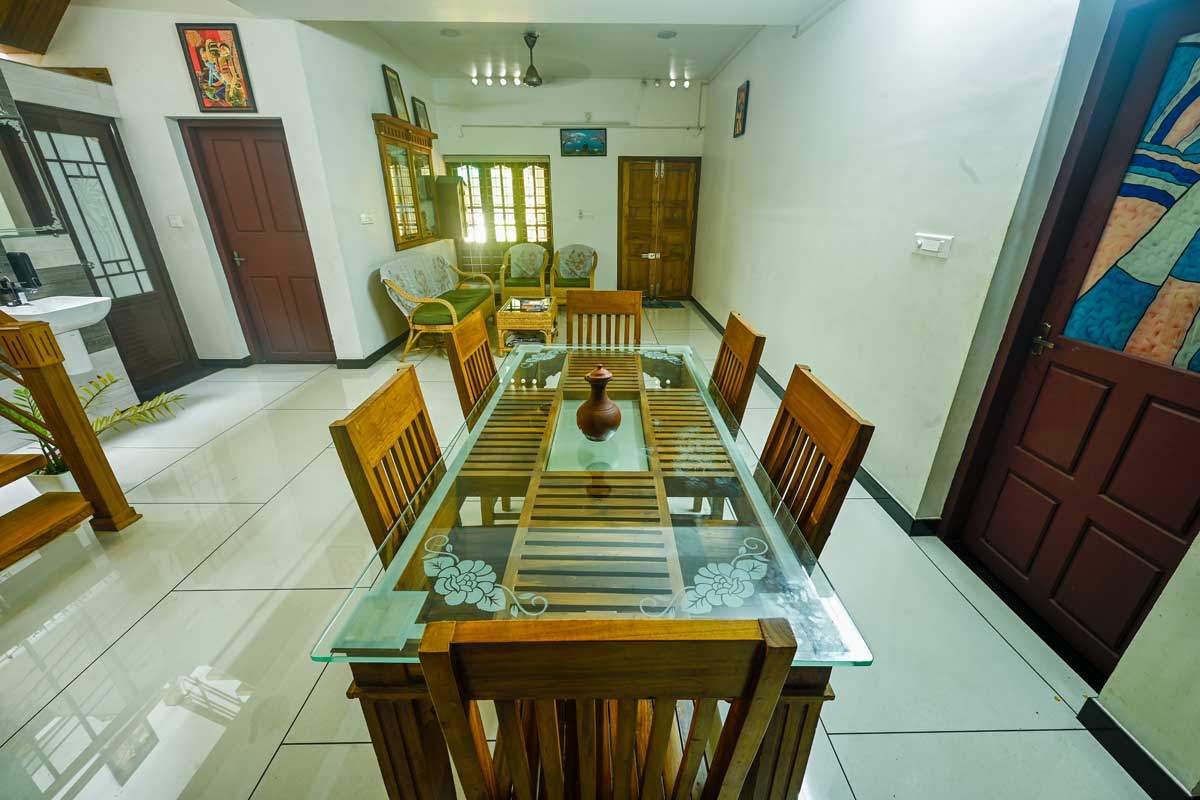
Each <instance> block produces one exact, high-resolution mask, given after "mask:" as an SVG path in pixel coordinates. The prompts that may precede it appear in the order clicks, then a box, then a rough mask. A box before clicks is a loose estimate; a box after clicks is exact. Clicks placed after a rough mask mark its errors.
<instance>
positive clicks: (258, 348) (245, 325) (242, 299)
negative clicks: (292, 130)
mask: <svg viewBox="0 0 1200 800" xmlns="http://www.w3.org/2000/svg"><path fill="white" fill-rule="evenodd" d="M178 122H179V131H180V133H181V134H182V135H183V145H184V149H185V150H186V151H187V157H188V164H189V165H190V166H191V168H192V177H193V178H194V179H195V182H196V189H197V191H199V193H200V201H201V202H202V203H203V204H204V216H205V221H207V222H208V229H209V231H210V232H211V233H212V237H213V243H214V244H215V245H216V247H217V257H218V258H219V259H220V260H221V269H222V271H223V272H224V273H225V283H226V285H228V287H229V295H230V297H232V298H233V308H234V311H235V312H236V313H237V317H238V323H239V324H240V325H241V326H242V338H244V339H245V341H246V349H248V350H249V351H250V359H251V361H252V362H253V363H262V362H264V361H265V358H264V356H263V349H262V344H261V342H259V341H258V334H257V333H256V331H255V328H254V320H253V319H252V318H251V316H250V312H249V311H248V310H247V300H246V295H245V291H244V289H243V288H242V281H241V279H240V278H239V277H238V273H237V269H236V268H235V266H234V265H233V264H232V263H231V262H230V259H229V253H230V252H232V250H233V248H232V247H230V246H229V242H228V241H226V238H225V227H224V225H222V224H220V222H219V221H220V216H219V214H218V213H217V210H216V206H215V205H214V204H213V199H212V187H211V186H210V185H209V182H208V178H207V173H206V172H205V171H204V169H203V163H204V162H203V161H202V159H201V154H200V147H199V143H198V142H197V137H198V135H199V133H200V132H201V131H204V130H208V129H210V128H235V127H244V128H275V129H278V131H279V134H280V136H282V137H283V144H284V148H285V149H286V150H287V155H288V171H289V173H290V174H291V176H292V183H293V184H294V185H295V186H296V192H297V196H298V195H299V191H300V183H299V182H298V181H297V180H296V170H295V167H294V166H293V164H292V148H291V146H290V145H289V144H288V140H287V130H286V129H285V128H284V126H283V120H282V119H280V118H279V117H223V118H221V119H204V118H196V117H183V118H180V119H179V120H178ZM298 207H299V209H300V215H301V218H302V219H304V236H305V238H306V239H308V246H309V249H310V250H311V249H312V238H311V236H310V235H309V228H308V220H307V219H306V218H304V204H303V202H300V203H298ZM214 220H215V221H216V223H214ZM313 268H314V272H315V268H316V254H315V253H314V255H313ZM315 277H316V279H317V280H316V284H317V293H318V295H319V296H320V299H321V307H322V309H323V310H324V311H325V319H326V321H327V322H326V324H327V325H328V319H329V309H328V308H326V307H325V292H324V291H323V290H322V288H321V276H320V274H319V273H317V274H316V275H315ZM332 339H333V332H332V330H330V340H331V341H332ZM336 350H337V346H336V345H335V346H334V351H335V358H336ZM313 363H323V362H313ZM330 363H332V362H330Z"/></svg>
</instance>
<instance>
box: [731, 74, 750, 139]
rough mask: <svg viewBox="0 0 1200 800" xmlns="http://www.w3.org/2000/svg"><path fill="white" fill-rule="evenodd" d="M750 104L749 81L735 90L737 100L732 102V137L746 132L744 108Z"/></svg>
mask: <svg viewBox="0 0 1200 800" xmlns="http://www.w3.org/2000/svg"><path fill="white" fill-rule="evenodd" d="M749 105H750V81H746V82H745V83H743V84H742V85H741V86H739V87H738V90H737V101H736V102H735V103H734V104H733V138H735V139H736V138H737V137H739V136H741V135H742V134H743V133H745V132H746V110H747V108H748V107H749Z"/></svg>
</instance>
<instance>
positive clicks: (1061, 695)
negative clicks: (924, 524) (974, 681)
mask: <svg viewBox="0 0 1200 800" xmlns="http://www.w3.org/2000/svg"><path fill="white" fill-rule="evenodd" d="M909 540H910V541H911V540H912V537H909ZM912 545H913V547H915V548H917V550H918V551H919V552H920V553H921V555H922V556H924V557H925V560H926V561H928V562H929V563H930V564H932V565H933V568H934V569H936V570H937V571H938V574H939V575H941V576H942V577H943V578H945V579H946V582H947V583H949V584H950V585H951V586H952V587H954V591H956V592H958V594H959V596H960V597H962V599H963V600H965V601H967V605H969V606H970V607H971V608H973V609H974V610H975V613H976V614H978V615H979V617H980V619H982V620H983V621H984V622H985V623H987V625H988V627H989V628H991V629H992V630H993V631H995V632H996V635H997V636H999V637H1000V638H1001V639H1002V640H1003V641H1004V643H1005V644H1006V645H1008V646H1009V648H1010V649H1011V650H1012V651H1013V652H1014V653H1016V654H1017V658H1019V659H1021V660H1022V661H1024V662H1025V665H1026V666H1027V667H1029V668H1030V669H1031V670H1033V673H1034V674H1035V675H1037V676H1038V678H1040V679H1041V681H1042V683H1044V684H1046V686H1048V687H1049V688H1050V691H1052V692H1054V696H1055V697H1057V698H1058V699H1059V700H1060V701H1061V702H1062V703H1064V704H1066V706H1067V708H1069V709H1071V711H1072V712H1074V713H1078V712H1077V711H1076V710H1075V706H1073V705H1071V704H1070V703H1068V702H1067V701H1066V697H1067V693H1065V692H1061V691H1059V690H1058V688H1057V687H1055V686H1054V684H1052V683H1050V681H1049V680H1048V679H1047V678H1046V676H1045V675H1043V674H1042V673H1041V671H1040V670H1038V668H1037V667H1035V666H1034V665H1033V664H1031V663H1030V662H1029V659H1028V658H1026V657H1025V654H1024V653H1022V652H1021V651H1020V650H1018V649H1017V647H1016V645H1014V644H1013V643H1012V642H1010V641H1009V640H1008V637H1007V636H1005V635H1004V634H1003V633H1001V631H1000V629H999V628H997V627H996V626H995V625H994V624H993V623H992V621H991V620H990V619H988V618H987V615H986V614H984V613H983V611H981V610H980V609H979V607H978V606H977V605H975V604H974V603H973V602H971V598H969V597H967V595H966V593H965V592H963V590H962V589H960V588H959V587H958V584H956V583H955V582H954V581H953V580H951V579H950V576H949V575H947V574H946V573H945V572H944V571H943V570H942V568H941V567H939V566H938V564H937V562H936V561H934V560H933V558H931V557H930V555H929V554H928V553H926V552H925V548H923V547H921V546H920V545H919V544H917V543H916V542H912ZM956 558H957V556H956ZM988 591H989V592H990V591H991V589H988ZM1018 621H1019V622H1021V624H1022V625H1025V623H1024V622H1022V621H1021V620H1020V619H1019V618H1018ZM1067 669H1070V666H1069V665H1067ZM1072 671H1073V670H1072ZM1076 677H1079V676H1078V675H1076ZM1079 680H1080V681H1082V682H1083V683H1084V684H1085V685H1086V686H1087V687H1088V688H1089V689H1091V688H1092V687H1091V685H1090V684H1088V682H1087V681H1085V680H1083V678H1081V677H1079Z"/></svg>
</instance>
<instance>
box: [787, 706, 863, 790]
mask: <svg viewBox="0 0 1200 800" xmlns="http://www.w3.org/2000/svg"><path fill="white" fill-rule="evenodd" d="M825 707H826V708H828V707H829V706H828V705H826V706H825ZM797 800H854V793H853V792H851V791H850V785H849V784H847V783H846V776H845V775H843V774H842V767H841V765H840V764H838V761H837V756H836V755H835V754H834V752H833V746H832V745H831V744H830V743H829V737H828V736H827V735H826V734H825V731H824V729H822V728H820V727H818V728H817V735H816V737H814V739H813V747H812V753H811V755H809V758H808V769H807V770H806V771H805V773H804V785H803V786H802V787H800V796H799V797H798V798H797Z"/></svg>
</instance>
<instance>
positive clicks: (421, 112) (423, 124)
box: [412, 97, 433, 131]
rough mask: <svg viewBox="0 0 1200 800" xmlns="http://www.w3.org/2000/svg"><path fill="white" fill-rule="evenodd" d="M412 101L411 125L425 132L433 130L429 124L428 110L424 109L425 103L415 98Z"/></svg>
mask: <svg viewBox="0 0 1200 800" xmlns="http://www.w3.org/2000/svg"><path fill="white" fill-rule="evenodd" d="M412 101H413V124H414V125H416V126H417V127H418V128H424V129H425V130H427V131H431V130H433V126H432V125H430V124H429V110H428V109H427V108H425V101H424V100H421V99H419V98H417V97H414V98H413V99H412Z"/></svg>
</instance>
